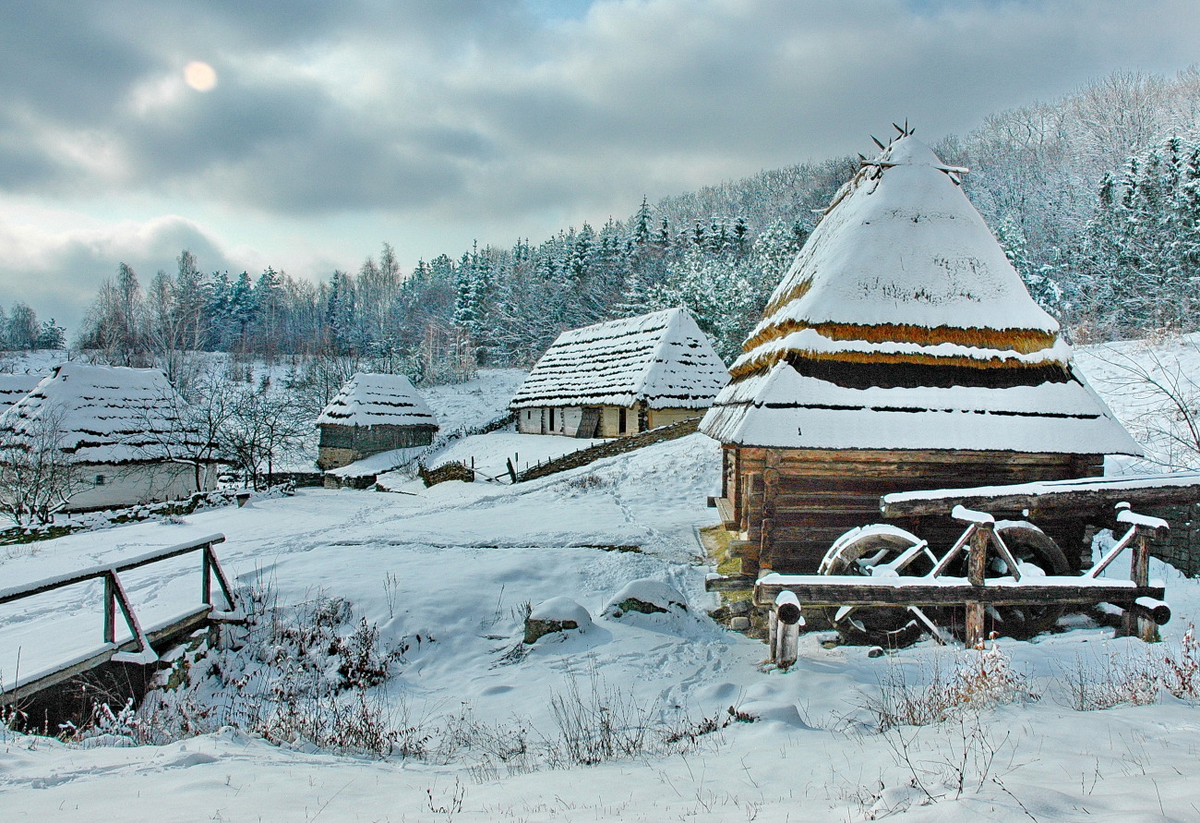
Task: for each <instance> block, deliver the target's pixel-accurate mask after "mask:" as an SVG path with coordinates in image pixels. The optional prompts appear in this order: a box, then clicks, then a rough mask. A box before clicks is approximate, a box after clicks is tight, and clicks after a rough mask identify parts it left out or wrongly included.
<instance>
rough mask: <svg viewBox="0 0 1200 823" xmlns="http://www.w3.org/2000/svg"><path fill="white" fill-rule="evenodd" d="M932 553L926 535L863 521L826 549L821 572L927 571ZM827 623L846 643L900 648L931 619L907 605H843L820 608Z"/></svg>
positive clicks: (885, 574) (878, 574) (883, 574)
mask: <svg viewBox="0 0 1200 823" xmlns="http://www.w3.org/2000/svg"><path fill="white" fill-rule="evenodd" d="M933 564H934V559H933V556H932V555H931V554H930V553H929V551H928V548H927V547H926V544H925V541H923V540H921V539H920V538H918V537H917V536H916V535H914V534H911V533H909V532H907V531H905V530H904V529H900V528H896V527H895V526H889V525H884V524H877V525H873V526H860V527H858V528H855V529H851V530H850V531H848V532H846V533H845V534H843V535H842V536H841V537H839V538H838V539H837V540H835V541H834V543H833V545H832V546H831V547H830V549H829V551H828V552H826V554H825V557H824V559H822V560H821V565H820V567H819V568H818V570H817V572H818V574H838V575H862V576H864V577H895V576H898V575H904V576H908V575H917V576H919V575H924V574H927V573H929V572H930V571H931V570H932V569H933ZM822 612H823V613H824V615H825V617H826V619H827V620H828V621H829V625H830V626H832V627H833V628H834V629H837V631H838V633H839V634H841V636H842V638H843V639H844V640H845V641H846V642H847V643H852V644H855V645H870V646H882V647H884V648H893V649H894V648H900V647H903V646H908V645H911V644H912V643H915V642H916V641H917V639H918V638H919V637H920V636H921V635H922V634H923V633H924V632H926V631H929V627H928V625H927V624H926V623H925V621H924V620H922V618H921V614H920V612H919V611H918V610H917V609H915V608H912V607H906V606H842V607H840V608H833V607H830V608H824V609H822Z"/></svg>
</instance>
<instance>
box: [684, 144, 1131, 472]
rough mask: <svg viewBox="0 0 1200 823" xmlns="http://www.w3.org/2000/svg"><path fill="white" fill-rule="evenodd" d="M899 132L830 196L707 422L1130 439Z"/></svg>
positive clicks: (1109, 449) (727, 427) (1121, 449)
mask: <svg viewBox="0 0 1200 823" xmlns="http://www.w3.org/2000/svg"><path fill="white" fill-rule="evenodd" d="M965 171H966V170H965V169H956V168H952V167H949V166H946V165H945V164H943V163H942V161H941V160H940V159H938V157H937V155H935V154H934V153H933V151H932V150H931V149H930V148H929V147H928V146H926V145H924V144H923V143H921V142H920V141H918V140H916V139H915V138H913V137H912V136H911V135H909V134H905V135H903V136H901V137H900V138H899V139H897V140H896V141H894V142H893V143H892V144H891V145H890V146H888V147H887V149H885V150H884V151H883V153H882V154H880V156H879V157H878V158H877V159H875V160H874V161H870V162H865V163H864V164H863V167H862V168H861V169H860V170H859V172H858V173H857V174H856V175H855V176H854V178H853V179H852V180H850V181H849V182H848V183H847V184H846V185H845V186H843V187H842V189H841V190H839V191H838V193H837V194H836V195H835V196H834V199H833V202H832V204H831V205H830V207H829V208H828V210H827V211H826V213H825V215H824V217H823V218H822V220H821V222H820V223H819V224H818V225H817V227H816V229H815V230H814V231H813V233H812V236H811V237H809V239H808V242H807V243H806V244H805V246H804V248H803V249H802V250H801V252H800V254H799V255H798V256H797V258H796V260H795V262H794V263H793V264H792V266H791V268H790V269H789V270H788V272H787V274H786V275H785V276H784V278H783V281H782V282H781V283H780V284H779V286H778V288H776V289H775V292H774V293H773V294H772V296H771V299H770V302H769V303H768V305H767V309H766V311H765V313H764V315H763V319H762V321H761V322H760V323H759V324H758V326H756V327H755V329H754V330H753V331H752V332H751V334H750V337H749V338H748V339H747V341H746V343H745V346H744V353H743V354H742V356H741V357H739V358H738V360H737V361H736V362H735V363H734V364H733V367H732V368H731V369H730V371H731V374H732V378H733V379H732V382H731V383H730V385H729V386H728V387H727V388H726V389H725V390H724V391H722V393H721V394H720V395H719V396H718V398H717V400H716V402H715V403H714V406H713V408H712V409H711V410H710V411H709V413H708V415H707V416H706V417H705V419H704V422H703V423H702V425H701V429H702V430H703V431H705V432H707V433H708V434H710V435H712V436H713V437H716V438H717V439H719V440H721V441H723V442H726V443H739V444H743V445H756V446H780V447H793V448H867V449H876V448H878V449H938V448H958V449H986V450H1013V451H1027V452H1055V453H1080V454H1106V453H1125V454H1136V453H1140V451H1139V449H1138V447H1137V445H1136V444H1135V443H1134V442H1133V440H1132V439H1131V438H1130V437H1129V435H1128V433H1126V432H1125V430H1124V429H1123V428H1122V427H1121V425H1120V424H1119V423H1118V422H1117V421H1116V420H1115V419H1114V418H1113V417H1112V414H1111V413H1110V412H1109V411H1108V409H1107V408H1106V407H1105V405H1104V403H1103V401H1101V400H1100V398H1099V397H1098V396H1097V395H1096V394H1095V393H1094V392H1093V391H1092V390H1091V389H1090V388H1089V387H1088V386H1087V385H1086V383H1085V382H1084V381H1083V380H1082V378H1081V377H1080V376H1079V375H1077V374H1076V372H1075V371H1074V368H1073V366H1072V363H1071V350H1070V347H1069V346H1068V345H1067V344H1066V343H1065V342H1064V341H1063V340H1062V339H1061V338H1060V337H1059V334H1058V330H1059V329H1058V323H1057V322H1056V321H1055V320H1054V319H1053V318H1052V317H1050V316H1049V315H1048V314H1046V312H1044V311H1043V310H1042V309H1041V308H1039V307H1038V305H1037V304H1036V303H1034V301H1033V299H1032V298H1031V297H1030V296H1029V292H1028V291H1027V290H1026V288H1025V286H1024V284H1023V283H1022V282H1021V279H1020V277H1019V275H1018V274H1017V273H1016V271H1015V270H1014V269H1013V267H1012V266H1011V264H1010V263H1009V262H1008V259H1007V257H1006V256H1005V254H1004V251H1003V249H1001V248H1000V245H999V243H997V242H996V239H995V238H994V237H993V236H992V234H991V232H990V231H989V230H988V228H987V226H986V224H985V223H984V221H983V218H982V217H980V215H979V213H978V212H977V211H976V210H975V208H974V207H973V206H972V205H971V203H970V201H969V200H968V199H967V197H966V195H965V194H964V193H963V191H962V189H961V187H960V185H959V179H958V176H959V175H960V174H962V173H965Z"/></svg>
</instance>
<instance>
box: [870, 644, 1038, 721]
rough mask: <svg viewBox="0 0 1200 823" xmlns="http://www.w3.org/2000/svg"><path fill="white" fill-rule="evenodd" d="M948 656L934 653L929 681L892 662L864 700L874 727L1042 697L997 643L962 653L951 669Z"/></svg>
mask: <svg viewBox="0 0 1200 823" xmlns="http://www.w3.org/2000/svg"><path fill="white" fill-rule="evenodd" d="M943 662H944V661H943V658H942V656H935V657H934V658H933V659H932V664H931V667H930V673H929V677H928V681H927V682H912V681H910V680H909V676H908V674H907V671H906V670H905V669H904V668H903V667H901V666H899V665H897V664H895V663H889V666H888V669H887V672H886V673H885V674H884V676H883V677H882V678H881V679H880V682H879V694H878V696H873V697H868V698H867V699H865V700H864V701H863V702H862V704H861V708H863V709H865V710H866V711H867V712H868V714H869V716H870V717H871V718H872V725H873V726H874V728H875V729H876V730H877V731H881V732H883V731H887V730H888V729H892V728H896V727H898V726H927V725H931V724H935V723H942V722H945V721H946V720H950V719H952V718H954V717H957V716H958V715H959V714H961V713H962V712H963V711H965V710H968V709H970V710H980V709H986V708H991V707H993V706H996V705H999V704H1002V703H1013V702H1017V701H1025V700H1036V699H1037V698H1038V695H1037V694H1035V693H1034V692H1033V691H1032V690H1031V689H1030V684H1029V679H1028V678H1027V677H1026V676H1025V675H1023V674H1021V673H1019V672H1017V671H1014V670H1013V668H1012V658H1011V657H1009V656H1008V655H1007V654H1005V653H1004V651H1003V650H1001V649H1000V647H999V646H997V645H996V644H994V643H993V644H992V646H991V647H990V648H977V649H969V650H965V651H961V652H959V653H957V654H956V656H955V657H954V659H953V660H952V665H951V667H950V668H949V669H947V668H945V667H944V665H943Z"/></svg>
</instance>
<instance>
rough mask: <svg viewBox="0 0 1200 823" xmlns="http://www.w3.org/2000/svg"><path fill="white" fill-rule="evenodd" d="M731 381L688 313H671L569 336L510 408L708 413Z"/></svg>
mask: <svg viewBox="0 0 1200 823" xmlns="http://www.w3.org/2000/svg"><path fill="white" fill-rule="evenodd" d="M727 379H728V374H727V373H726V371H725V364H724V363H723V362H722V361H721V358H720V356H719V355H718V354H717V353H716V351H715V350H714V349H713V347H712V344H711V343H710V342H709V341H708V338H707V337H706V336H705V335H704V332H702V331H701V330H700V327H699V326H697V325H696V321H695V320H693V319H692V316H691V315H690V314H689V313H688V311H687V309H682V308H679V309H665V310H663V311H656V312H651V313H649V314H642V315H639V316H637V317H628V318H625V319H622V320H610V321H608V322H605V323H596V324H594V325H591V326H585V327H583V328H579V329H572V330H570V331H565V332H563V333H562V334H561V335H559V337H558V339H557V340H555V341H554V344H553V345H552V346H550V348H549V349H547V350H546V353H545V354H544V355H542V357H541V359H540V360H538V362H537V364H536V365H534V367H533V370H532V371H530V373H529V376H528V377H527V378H525V382H524V383H522V384H521V387H520V388H519V389H518V390H517V393H516V395H515V396H514V397H513V399H512V402H511V403H509V408H513V409H525V408H535V407H544V406H559V407H561V406H626V407H629V406H632V405H633V404H634V403H636V402H638V401H644V402H645V403H646V405H647V406H649V407H650V408H652V409H703V408H707V407H708V405H709V404H710V403H711V402H712V399H713V397H715V396H716V394H717V392H718V391H720V389H721V387H722V386H724V385H725V381H726V380H727Z"/></svg>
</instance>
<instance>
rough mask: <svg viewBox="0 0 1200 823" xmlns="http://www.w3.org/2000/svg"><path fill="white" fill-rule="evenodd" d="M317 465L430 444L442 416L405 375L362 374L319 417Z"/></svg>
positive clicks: (345, 462) (338, 464) (341, 463)
mask: <svg viewBox="0 0 1200 823" xmlns="http://www.w3.org/2000/svg"><path fill="white" fill-rule="evenodd" d="M317 426H318V427H319V428H320V429H321V445H320V452H319V454H318V457H317V466H318V467H319V468H320V469H321V470H322V471H328V470H330V469H337V468H340V467H342V466H346V465H349V464H350V463H353V462H354V461H356V460H362V459H363V458H364V457H368V456H370V455H372V454H379V453H380V452H386V451H392V450H393V449H407V448H412V447H414V446H428V445H429V444H430V443H432V442H433V435H434V434H435V433H436V432H437V430H438V425H437V418H436V417H434V415H433V412H432V411H431V410H430V408H429V406H428V405H426V403H425V401H424V400H423V399H421V396H420V395H419V394H417V390H416V389H415V388H413V384H412V383H411V382H409V379H408V378H407V377H405V376H404V375H402V374H362V373H359V374H356V375H354V376H353V377H351V378H350V379H349V380H347V381H346V384H345V385H344V386H342V388H341V390H340V391H339V392H338V393H337V395H336V396H335V397H334V398H333V400H331V401H329V405H328V406H326V407H325V409H324V411H322V412H321V416H320V417H318V418H317Z"/></svg>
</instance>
